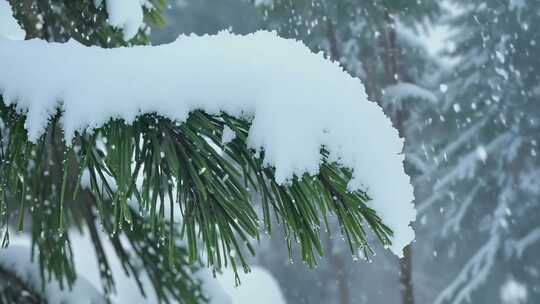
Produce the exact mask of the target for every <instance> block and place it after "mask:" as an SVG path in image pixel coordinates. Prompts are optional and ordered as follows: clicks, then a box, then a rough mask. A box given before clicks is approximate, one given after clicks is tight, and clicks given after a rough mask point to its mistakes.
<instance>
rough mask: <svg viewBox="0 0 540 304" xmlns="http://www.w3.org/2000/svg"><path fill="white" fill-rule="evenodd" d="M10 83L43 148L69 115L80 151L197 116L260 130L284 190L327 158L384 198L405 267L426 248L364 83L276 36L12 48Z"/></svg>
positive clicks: (67, 125)
mask: <svg viewBox="0 0 540 304" xmlns="http://www.w3.org/2000/svg"><path fill="white" fill-rule="evenodd" d="M0 71H2V72H1V73H0V94H2V95H3V97H4V101H5V102H6V103H8V104H16V105H17V107H18V108H19V109H20V110H21V111H26V115H27V121H26V127H27V130H28V134H29V139H30V140H31V141H36V140H37V139H38V138H39V137H40V136H41V135H42V133H43V132H44V130H45V127H46V125H47V123H48V120H49V118H50V116H51V115H52V114H53V113H55V112H56V111H57V109H58V108H59V107H60V108H61V109H62V110H63V116H62V120H61V123H62V126H63V128H64V131H65V136H66V140H67V141H68V142H70V141H71V139H72V137H73V135H74V133H75V132H76V131H83V130H88V129H93V128H97V127H99V126H101V125H103V124H105V123H106V122H107V121H109V120H110V119H111V118H122V119H125V120H126V121H127V122H128V123H129V122H132V121H133V120H134V119H135V118H136V117H137V116H138V115H140V114H141V113H153V112H155V113H159V114H161V115H163V116H164V117H167V118H170V119H172V120H176V121H179V122H184V121H185V120H186V118H187V117H188V115H189V113H190V112H191V111H194V110H197V109H201V110H204V111H206V112H208V113H211V114H219V113H221V112H226V113H228V114H229V115H233V116H237V117H244V118H250V119H252V125H251V128H250V131H249V136H248V144H249V145H250V147H252V148H254V149H256V150H261V149H263V150H264V151H265V154H264V155H265V156H264V162H265V164H266V165H269V166H273V167H275V169H276V171H275V172H276V176H275V177H276V180H277V181H278V182H279V183H285V182H287V181H289V180H290V179H291V178H292V177H293V176H295V175H296V176H300V177H301V176H303V174H304V173H308V174H316V173H318V171H319V165H320V163H321V155H320V149H321V147H322V146H324V147H325V149H326V150H327V151H328V152H329V159H330V161H337V162H339V163H340V164H342V165H344V166H345V167H348V168H351V169H352V170H353V179H352V180H351V182H350V183H349V189H350V190H351V191H354V190H359V189H365V190H366V189H367V192H368V194H369V195H370V196H371V197H372V198H373V201H372V202H371V203H370V204H371V207H372V208H374V209H375V211H376V212H377V213H378V214H379V215H380V216H381V218H382V220H383V221H384V223H385V224H386V225H388V226H389V227H390V228H391V229H392V230H393V231H394V237H393V239H392V242H393V245H392V248H391V249H392V251H393V252H394V253H396V254H397V255H400V256H401V254H402V249H403V247H404V246H406V245H407V244H409V243H410V242H411V241H412V240H413V238H414V232H413V230H412V228H411V227H410V226H409V224H410V222H411V221H413V220H414V219H415V216H416V212H415V210H414V206H413V204H412V200H413V198H414V196H413V189H412V186H411V184H410V180H409V177H408V176H407V175H406V174H405V172H404V168H403V159H404V156H403V154H401V152H402V148H403V141H402V139H400V138H399V135H398V132H397V131H396V130H395V129H394V128H393V127H392V124H391V122H390V120H389V119H388V117H386V116H385V114H384V113H383V111H382V109H381V108H380V107H379V106H378V105H377V104H376V103H374V102H370V101H368V99H367V96H366V93H365V89H364V86H363V84H362V83H361V82H360V80H359V79H357V78H353V77H352V76H350V75H349V74H347V73H346V72H345V71H343V69H342V68H341V67H340V66H339V65H338V64H336V63H332V62H330V61H328V60H326V59H325V58H324V56H323V54H322V53H319V54H314V53H312V52H311V51H310V50H309V49H308V48H307V47H306V46H305V45H303V44H302V43H300V42H298V41H295V40H287V39H283V38H280V37H278V36H277V35H276V34H275V33H271V32H264V31H260V32H256V33H253V34H249V35H246V36H241V35H234V34H231V33H229V32H220V33H218V34H217V35H211V36H202V37H199V36H180V37H179V38H178V39H177V40H176V41H175V42H173V43H171V44H166V45H160V46H137V47H131V48H115V49H102V48H99V47H85V46H83V45H82V44H79V43H77V42H75V41H70V42H67V43H64V44H59V43H47V42H45V41H41V40H28V41H9V40H5V41H4V40H2V41H0Z"/></svg>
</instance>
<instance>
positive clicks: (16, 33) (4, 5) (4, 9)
mask: <svg viewBox="0 0 540 304" xmlns="http://www.w3.org/2000/svg"><path fill="white" fill-rule="evenodd" d="M25 35H26V33H25V32H24V31H23V30H22V29H21V27H20V26H19V24H18V23H17V20H15V18H14V17H13V11H12V10H11V5H9V2H7V0H0V39H2V38H7V39H11V40H24V36H25Z"/></svg>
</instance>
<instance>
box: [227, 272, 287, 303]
mask: <svg viewBox="0 0 540 304" xmlns="http://www.w3.org/2000/svg"><path fill="white" fill-rule="evenodd" d="M239 275H240V280H241V282H242V283H241V285H240V286H238V287H237V286H235V284H234V272H233V271H232V270H230V269H226V270H225V271H224V272H223V274H222V275H220V276H218V281H219V283H220V284H221V286H222V288H223V289H224V290H225V292H227V294H229V295H230V296H231V299H232V304H248V303H257V304H285V303H286V302H285V298H284V297H283V294H282V292H281V288H280V287H279V284H278V282H277V281H276V280H275V279H274V277H272V275H271V274H270V273H269V272H268V271H266V270H265V269H263V268H260V267H256V266H254V267H252V268H251V272H250V273H247V274H243V273H242V274H239Z"/></svg>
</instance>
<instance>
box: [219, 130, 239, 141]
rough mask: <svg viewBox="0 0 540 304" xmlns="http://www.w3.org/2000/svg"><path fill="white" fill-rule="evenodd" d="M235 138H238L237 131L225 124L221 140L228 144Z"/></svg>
mask: <svg viewBox="0 0 540 304" xmlns="http://www.w3.org/2000/svg"><path fill="white" fill-rule="evenodd" d="M235 138H236V133H234V131H233V130H232V129H231V128H229V126H225V127H224V128H223V136H222V138H221V142H222V143H223V144H228V143H230V142H231V141H233V140H234V139H235Z"/></svg>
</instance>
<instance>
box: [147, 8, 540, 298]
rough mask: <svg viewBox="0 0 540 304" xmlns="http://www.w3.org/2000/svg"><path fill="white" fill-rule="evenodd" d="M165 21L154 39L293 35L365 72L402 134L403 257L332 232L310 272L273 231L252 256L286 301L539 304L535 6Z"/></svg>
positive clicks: (222, 14)
mask: <svg viewBox="0 0 540 304" xmlns="http://www.w3.org/2000/svg"><path fill="white" fill-rule="evenodd" d="M166 19H167V25H166V26H165V27H164V28H158V29H153V31H152V35H151V37H152V41H153V43H154V44H160V43H166V42H170V41H173V40H174V39H175V38H176V37H177V36H178V35H179V34H189V33H196V34H199V35H203V34H212V33H216V32H217V31H220V30H230V31H232V32H235V33H249V32H253V31H255V30H258V29H272V30H275V31H277V32H278V33H279V34H280V35H281V36H284V37H289V38H296V39H299V40H301V41H303V42H304V43H306V44H307V45H308V46H309V47H310V48H311V49H312V50H314V51H323V52H324V53H325V54H326V56H328V57H329V58H331V59H333V60H336V61H338V62H339V63H340V64H341V65H342V66H343V68H344V69H346V70H347V71H348V72H349V73H351V74H352V75H355V76H357V77H359V78H360V79H362V81H363V82H364V84H365V86H366V90H367V92H368V94H369V95H370V97H371V99H372V100H374V101H377V102H379V103H380V105H381V106H382V107H383V108H384V109H385V111H386V113H387V114H388V115H389V116H391V118H392V120H393V121H394V124H395V126H396V127H397V128H398V129H399V130H400V132H401V134H402V136H404V137H405V138H406V151H405V153H406V157H407V170H408V173H409V174H410V175H411V177H412V180H413V183H414V186H415V191H416V197H417V199H416V206H417V209H418V220H417V222H416V224H415V228H416V233H417V238H416V242H415V243H414V244H413V245H412V247H411V248H410V249H409V252H408V254H407V256H406V258H405V259H404V260H402V261H398V260H397V258H395V257H394V256H393V255H391V254H390V253H388V252H386V251H385V250H383V248H377V255H376V256H374V257H372V260H373V261H364V260H363V258H362V256H361V255H360V254H359V255H358V256H356V255H353V256H351V254H350V251H349V249H348V248H347V245H346V243H345V242H341V240H340V239H339V238H340V234H339V227H335V229H334V231H332V237H326V241H325V246H326V248H327V252H328V253H329V254H328V255H327V256H326V257H325V258H324V259H321V260H320V262H319V265H318V267H317V268H316V269H314V270H309V269H308V267H307V266H306V265H302V264H301V263H300V265H298V263H297V264H294V263H293V262H292V261H298V260H299V259H297V258H294V257H292V258H291V257H289V256H288V250H287V244H286V243H285V242H284V241H283V240H282V238H281V237H277V238H268V239H265V240H262V241H261V246H262V247H263V248H261V250H260V251H259V253H258V255H257V256H256V257H254V258H253V260H252V263H253V264H257V265H261V266H264V267H265V268H267V269H269V270H270V271H271V272H272V274H273V275H274V276H275V277H276V279H277V280H278V281H279V283H280V285H281V288H282V289H283V292H284V294H285V297H286V299H287V302H288V303H298V304H303V303H328V304H333V303H335V304H353V303H354V304H360V303H406V304H412V303H467V302H470V303H504V304H519V303H540V260H539V259H538V258H537V255H538V254H539V252H540V246H539V243H540V225H539V224H540V219H539V217H538V214H540V213H539V211H540V210H539V209H540V204H539V202H538V200H539V197H540V183H539V181H540V166H539V159H538V139H539V134H540V132H539V131H540V100H539V96H540V69H539V67H540V56H539V54H540V39H539V38H540V37H539V35H540V33H539V32H538V30H537V27H538V25H540V1H536V0H494V1H484V0H467V1H465V0H447V1H430V0H427V1H426V0H424V1H420V0H419V1H407V0H402V1H358V0H339V1H334V0H313V1H311V0H309V1H308V0H273V1H271V0H268V1H265V0H255V1H254V2H249V1H247V0H246V1H243V0H177V1H172V2H171V3H170V7H169V8H168V10H167V11H166ZM269 52H271V50H269ZM388 187H392V185H388ZM334 226H335V225H334ZM273 233H281V232H280V231H274V232H273ZM336 239H337V240H338V241H335V240H336ZM371 262H373V263H371ZM411 293H414V299H413V297H412V296H411Z"/></svg>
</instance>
